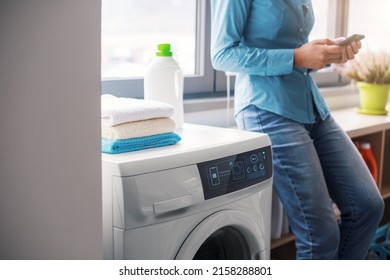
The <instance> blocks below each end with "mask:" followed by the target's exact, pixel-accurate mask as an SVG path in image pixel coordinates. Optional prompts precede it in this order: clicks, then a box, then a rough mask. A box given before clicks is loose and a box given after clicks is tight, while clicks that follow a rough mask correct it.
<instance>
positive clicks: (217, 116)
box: [184, 85, 359, 127]
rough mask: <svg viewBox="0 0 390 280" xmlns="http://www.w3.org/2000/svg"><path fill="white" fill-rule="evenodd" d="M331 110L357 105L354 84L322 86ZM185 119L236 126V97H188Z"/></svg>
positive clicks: (196, 122) (201, 122)
mask: <svg viewBox="0 0 390 280" xmlns="http://www.w3.org/2000/svg"><path fill="white" fill-rule="evenodd" d="M320 91H321V93H322V96H323V97H324V99H325V102H326V103H327V104H328V106H329V108H330V109H331V110H338V109H343V108H349V107H355V106H358V104H359V95H358V94H357V88H356V86H354V85H347V86H343V87H326V88H320ZM184 112H185V114H184V120H185V121H186V122H189V123H195V124H203V125H211V126H218V127H230V126H234V125H235V123H234V97H233V96H230V99H229V101H228V100H227V98H226V95H225V96H223V94H222V93H219V94H217V95H216V96H214V97H205V98H188V99H185V100H184Z"/></svg>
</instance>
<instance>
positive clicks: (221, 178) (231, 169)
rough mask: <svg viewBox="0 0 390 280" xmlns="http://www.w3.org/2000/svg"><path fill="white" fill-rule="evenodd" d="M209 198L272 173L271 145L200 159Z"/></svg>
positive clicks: (261, 179)
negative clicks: (204, 160)
mask: <svg viewBox="0 0 390 280" xmlns="http://www.w3.org/2000/svg"><path fill="white" fill-rule="evenodd" d="M197 165H198V170H199V173H200V177H201V180H202V186H203V193H204V197H205V199H210V198H213V197H217V196H220V195H223V194H226V193H230V192H234V191H237V190H240V189H243V188H247V187H249V186H251V185H254V184H257V183H260V182H262V181H265V180H267V179H269V178H271V176H272V171H273V170H272V153H271V147H269V146H268V147H264V148H261V149H258V150H253V151H249V152H245V153H242V154H238V155H234V156H229V157H225V158H220V159H216V160H211V161H207V162H202V163H198V164H197Z"/></svg>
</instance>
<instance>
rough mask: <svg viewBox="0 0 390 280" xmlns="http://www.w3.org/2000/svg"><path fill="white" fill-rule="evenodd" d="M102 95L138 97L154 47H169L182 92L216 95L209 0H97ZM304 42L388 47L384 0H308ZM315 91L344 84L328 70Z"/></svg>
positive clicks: (221, 79)
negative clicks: (357, 40) (354, 37)
mask: <svg viewBox="0 0 390 280" xmlns="http://www.w3.org/2000/svg"><path fill="white" fill-rule="evenodd" d="M102 3H103V6H102V92H103V93H112V94H115V95H118V96H126V97H138V98H142V97H143V78H142V77H143V73H144V71H145V69H146V66H147V63H148V62H149V60H150V59H151V58H152V57H153V56H154V52H155V48H156V45H157V44H158V43H163V42H167V43H171V44H172V48H173V52H174V58H175V59H176V60H178V62H179V64H180V66H181V67H182V69H183V71H184V73H185V75H186V76H185V81H184V93H185V95H187V96H188V94H191V93H195V94H197V96H203V95H199V93H206V96H210V95H212V96H218V94H216V92H226V88H227V83H226V76H225V75H224V73H222V72H218V71H214V70H213V68H212V66H211V61H210V1H209V0H165V1H161V0H144V1H139V0H102ZM312 3H313V8H314V14H315V18H316V21H315V26H314V27H313V30H312V33H311V35H310V38H309V39H310V40H313V39H317V38H326V37H328V38H337V37H340V36H347V35H349V34H352V33H362V34H365V35H366V39H364V41H363V43H364V44H363V46H370V48H374V47H377V46H378V45H381V46H383V45H384V43H386V44H387V46H389V41H385V40H388V39H384V38H387V36H386V35H387V34H389V33H390V17H389V16H388V15H387V14H388V13H387V11H388V10H390V1H388V0H377V1H372V2H367V1H365V0H354V1H349V0H312ZM312 75H313V77H314V79H315V80H316V82H317V84H318V85H319V86H320V87H325V86H332V87H334V86H339V85H343V84H346V83H348V81H347V80H345V79H341V77H340V76H339V75H338V74H337V73H336V72H335V71H332V69H331V68H327V69H324V70H321V71H318V72H317V73H314V74H312Z"/></svg>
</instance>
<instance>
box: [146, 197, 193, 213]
mask: <svg viewBox="0 0 390 280" xmlns="http://www.w3.org/2000/svg"><path fill="white" fill-rule="evenodd" d="M192 204H193V201H192V195H184V196H181V197H176V198H173V199H168V200H164V201H159V202H156V203H154V204H153V211H154V214H155V215H158V214H163V213H166V212H169V211H173V210H177V209H180V208H184V207H188V206H191V205H192Z"/></svg>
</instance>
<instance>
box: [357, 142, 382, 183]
mask: <svg viewBox="0 0 390 280" xmlns="http://www.w3.org/2000/svg"><path fill="white" fill-rule="evenodd" d="M359 151H360V154H361V155H362V157H363V159H364V161H365V162H366V164H367V166H368V169H369V170H370V172H371V175H372V177H373V178H374V180H375V182H376V183H377V184H378V165H377V163H376V160H375V157H374V154H373V153H372V150H371V144H370V143H368V142H362V143H360V144H359Z"/></svg>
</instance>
